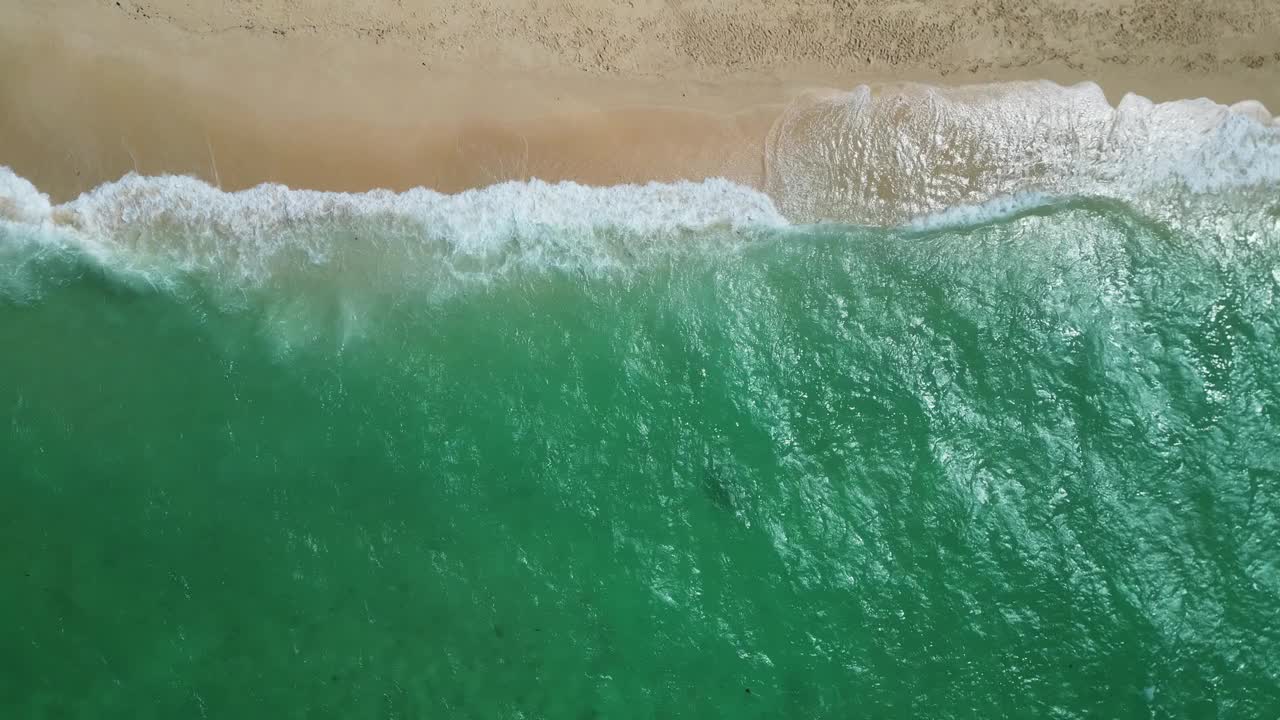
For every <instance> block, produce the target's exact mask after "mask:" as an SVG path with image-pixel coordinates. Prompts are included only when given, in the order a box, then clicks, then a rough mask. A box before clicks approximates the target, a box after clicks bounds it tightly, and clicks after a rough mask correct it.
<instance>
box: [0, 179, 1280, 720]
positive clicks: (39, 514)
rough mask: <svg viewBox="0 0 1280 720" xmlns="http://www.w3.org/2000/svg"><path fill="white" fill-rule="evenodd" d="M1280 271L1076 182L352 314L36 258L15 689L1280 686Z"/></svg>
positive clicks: (548, 697) (935, 690)
mask: <svg viewBox="0 0 1280 720" xmlns="http://www.w3.org/2000/svg"><path fill="white" fill-rule="evenodd" d="M4 232H7V233H10V234H11V235H12V234H14V233H17V232H18V231H17V230H14V229H13V228H12V227H11V228H10V229H9V230H6V231H4ZM708 232H715V231H708ZM721 232H728V231H721ZM4 241H7V242H11V243H12V242H13V241H14V239H13V238H12V237H7V238H5V239H4ZM693 245H694V246H696V247H701V245H699V244H698V243H697V242H694V243H693ZM710 247H720V246H719V245H714V244H713V245H711V246H710ZM14 265H16V263H14ZM1278 267H1280V236H1277V235H1276V234H1267V235H1265V236H1262V235H1258V236H1255V237H1252V238H1250V237H1245V236H1237V237H1219V238H1213V237H1203V236H1202V237H1197V236H1195V235H1189V234H1185V233H1182V232H1179V231H1177V230H1175V229H1171V228H1170V227H1168V226H1163V225H1161V224H1158V223H1153V222H1150V221H1147V220H1145V219H1144V218H1142V217H1141V216H1139V215H1136V214H1134V213H1133V212H1131V211H1129V210H1128V209H1127V208H1126V207H1124V206H1123V205H1120V204H1115V203H1104V202H1090V201H1081V202H1073V203H1067V204H1062V205H1057V206H1052V207H1047V208H1042V209H1040V210H1037V211H1034V212H1029V213H1025V214H1022V215H1019V216H1013V217H1006V218H1002V219H999V220H996V221H993V222H990V223H986V224H982V225H978V226H971V227H962V228H951V229H946V230H937V231H931V232H916V233H910V232H905V231H891V230H873V229H865V228H855V227H847V226H814V227H809V228H800V229H780V230H774V231H761V232H756V233H751V234H750V236H749V237H747V238H746V240H745V242H742V243H741V244H739V245H738V246H736V249H734V250H733V251H731V252H726V251H722V250H718V251H715V252H711V251H699V250H696V249H693V250H690V251H688V252H685V253H681V254H679V255H677V256H673V257H671V258H668V259H664V260H656V261H653V262H650V263H647V264H644V265H642V266H636V267H632V268H627V269H615V270H608V271H593V272H587V271H584V270H580V271H574V270H565V269H552V270H547V269H528V270H516V271H513V272H511V273H510V274H508V275H507V276H505V277H501V278H500V279H496V280H487V281H484V282H480V281H475V282H471V281H466V282H461V283H459V284H457V285H456V286H455V287H454V288H453V290H452V291H451V292H449V293H447V294H432V293H429V292H424V291H423V290H422V289H421V288H418V289H414V288H411V287H405V286H402V287H399V288H395V289H384V290H383V291H381V292H380V291H379V290H378V288H374V287H370V288H363V289H359V290H358V291H355V292H356V293H357V294H359V295H362V296H363V300H362V303H363V307H364V308H365V310H366V311H365V313H364V315H363V316H362V318H361V319H360V321H359V322H360V324H361V327H360V328H359V331H358V332H357V333H355V334H353V330H352V329H351V323H352V322H355V321H351V320H348V321H343V320H342V319H341V317H340V315H341V313H338V312H334V311H331V308H333V307H337V306H339V305H341V304H342V303H339V302H338V301H337V300H335V299H334V295H335V293H336V292H337V291H335V290H333V289H332V288H330V287H328V286H326V285H324V284H322V283H319V282H317V283H310V284H309V283H307V282H305V278H303V279H301V280H298V281H297V286H298V287H299V288H303V289H299V290H297V291H296V296H294V297H291V298H288V299H287V300H282V299H281V298H280V297H278V296H276V295H275V294H276V293H278V292H279V291H278V290H272V291H270V292H267V291H263V292H260V293H258V294H256V295H255V294H249V295H248V296H246V297H244V298H242V299H241V300H240V301H239V302H237V303H228V302H226V301H225V298H223V299H219V298H218V297H215V296H217V295H218V293H215V292H214V291H212V290H211V289H210V287H208V286H207V284H206V283H207V282H208V281H207V279H205V278H203V276H199V275H197V276H192V277H189V278H187V279H186V280H184V281H182V282H179V283H177V284H176V285H174V286H171V287H167V288H160V287H154V286H148V285H145V284H141V283H137V282H128V281H125V280H121V279H120V278H117V277H113V276H111V275H110V274H108V273H105V272H104V271H103V270H102V269H101V268H100V267H99V266H97V265H95V264H94V263H92V262H90V261H88V260H86V259H84V258H83V257H80V256H78V255H76V254H74V253H70V254H69V253H47V254H43V255H40V256H37V257H34V258H30V259H29V260H28V267H27V268H26V269H25V270H24V271H23V272H24V273H25V274H26V277H27V281H28V283H27V284H26V285H25V286H24V287H25V288H26V290H25V291H24V293H23V294H19V293H17V292H16V291H14V292H12V293H11V296H10V298H9V300H8V301H7V302H5V303H3V304H0V328H3V332H4V336H5V343H4V345H5V349H4V351H3V353H0V377H2V378H3V383H0V407H2V408H4V411H5V414H6V416H7V417H6V418H5V423H4V428H3V431H2V432H0V465H2V466H3V467H4V469H5V470H4V474H5V479H4V481H3V483H2V484H0V518H2V520H0V533H2V534H3V537H0V570H2V571H3V573H4V575H5V578H6V583H5V586H6V591H5V592H4V593H2V594H0V615H2V616H3V617H5V618H7V620H6V622H5V623H3V625H0V628H3V629H2V630H0V637H2V638H3V641H2V643H0V647H3V648H4V649H3V655H2V659H3V664H4V666H5V671H4V672H3V673H0V707H3V708H5V711H4V713H3V715H4V716H5V717H100V718H108V717H121V718H123V717H130V718H146V717H155V718H172V717H206V716H207V717H299V718H302V717H343V718H390V717H398V718H406V717H425V718H432V717H476V718H515V717H548V718H553V717H556V718H559V717H571V718H589V717H602V718H603V717H670V718H677V717H680V718H709V717H732V718H738V717H787V718H801V717H863V716H866V717H884V716H896V717H1012V716H1019V717H1135V718H1137V717H1142V718H1146V717H1188V718H1205V717H1267V716H1271V715H1274V713H1275V712H1276V711H1277V709H1280V690H1278V689H1277V688H1280V625H1278V624H1277V619H1276V609H1277V597H1278V594H1280V440H1277V430H1278V429H1280V346H1278V345H1277V334H1278V333H1280V318H1278V317H1277V312H1276V307H1275V305H1274V302H1275V299H1276V297H1277V294H1278V293H1280V272H1277V268H1278ZM13 277H14V276H13V275H11V276H10V280H11V281H12V279H13ZM33 277H35V278H38V279H39V280H38V282H35V283H34V284H31V282H30V281H31V278H33ZM346 302H348V303H349V302H350V300H348V301H346ZM282 304H283V305H284V306H287V311H286V310H284V309H282V307H281V305H282ZM300 305H305V306H306V307H302V308H300V307H299V306H300ZM287 324H291V325H293V326H295V327H294V328H293V330H292V331H289V330H285V329H282V328H283V327H284V325H287ZM282 334H290V336H291V337H292V338H293V340H292V341H291V342H290V343H288V344H286V343H283V342H282V340H281V337H282Z"/></svg>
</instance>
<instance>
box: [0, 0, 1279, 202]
mask: <svg viewBox="0 0 1280 720" xmlns="http://www.w3.org/2000/svg"><path fill="white" fill-rule="evenodd" d="M1034 78H1048V79H1051V80H1056V81H1058V82H1063V83H1071V82H1078V81H1082V80H1094V81H1096V82H1099V83H1100V84H1101V85H1102V86H1103V88H1104V89H1105V90H1106V91H1107V93H1108V96H1109V97H1111V98H1112V100H1113V101H1115V100H1118V99H1119V97H1120V95H1122V94H1123V93H1125V92H1130V91H1133V92H1139V93H1141V94H1144V95H1147V96H1148V97H1151V98H1153V99H1157V100H1164V99H1172V98H1179V97H1198V96H1206V97H1210V98H1211V99H1214V100H1216V101H1219V102H1224V103H1232V102H1236V101H1239V100H1243V99H1247V98H1255V99H1259V100H1261V101H1262V102H1264V103H1266V104H1267V105H1268V106H1269V107H1270V108H1271V110H1272V111H1273V112H1274V111H1276V110H1277V109H1280V4H1276V3H1269V2H1261V1H1253V0H1222V1H1218V2H1208V1H1206V2H1195V1H1194V0H1076V1H1070V2H1063V1H1061V0H1052V1H1050V2H1035V1H1034V0H951V1H948V2H921V1H920V0H894V1H889V0H861V1H859V0H833V1H832V2H827V3H823V4H818V3H812V4H811V3H796V4H782V3H773V2H768V1H766V2H758V3H739V2H734V1H732V0H664V1H659V0H467V1H465V2H441V3H430V4H428V3H422V2H413V0H374V1H373V2H367V3H351V2H348V1H345V0H226V1H225V2H218V1H215V0H144V1H135V0H120V1H119V2H117V1H116V0H6V2H5V3H4V6H3V7H0V165H9V166H10V167H12V168H13V169H14V170H15V171H16V172H18V173H19V174H21V175H23V176H25V177H27V178H29V179H31V180H32V181H33V182H35V183H36V184H37V185H38V186H39V187H41V188H42V189H44V190H45V191H47V192H49V193H50V194H51V195H52V196H53V197H54V199H55V200H62V199H67V198H69V197H72V196H74V195H75V194H77V193H79V192H82V191H84V190H87V189H90V188H92V187H93V186H95V185H97V184H99V183H101V182H104V181H106V180H111V179H115V178H117V177H119V176H120V175H122V174H124V173H125V172H128V171H131V170H137V171H140V172H143V173H147V174H158V173H166V172H172V173H189V174H195V175H199V176H201V177H203V178H205V179H207V180H209V181H210V182H215V183H218V184H220V185H221V186H223V187H224V188H228V189H232V188H241V187H247V186H251V185H254V184H257V183H259V182H264V181H275V182H283V183H286V184H288V185H291V186H294V187H310V188H317V189H330V190H352V191H358V190H364V189H368V188H371V187H390V188H394V189H403V188H406V187H411V186H415V185H424V186H427V187H433V188H436V189H440V190H445V191H453V190H459V189H462V188H466V187H473V186H477V185H484V184H488V183H491V182H494V181H499V180H504V179H510V178H525V177H530V176H536V177H541V178H544V179H548V180H557V179H563V178H572V179H577V180H579V181H583V182H589V183H597V184H603V183H616V182H641V181H646V180H651V179H657V180H672V179H677V178H691V179H700V178H704V177H707V176H713V175H723V176H727V177H730V178H732V179H736V180H739V181H743V182H749V183H753V184H756V183H759V181H760V177H761V172H762V144H763V141H764V138H765V136H766V134H767V132H768V130H769V127H770V126H771V124H772V122H773V120H774V119H775V118H776V117H777V115H778V113H779V111H780V110H781V108H783V107H784V106H785V103H787V102H788V101H790V100H791V99H792V98H794V97H796V95H797V94H799V93H801V92H802V91H804V90H806V89H812V88H823V87H826V88H841V89H845V88H849V87H852V86H854V85H857V84H859V83H867V82H882V81H896V80H919V81H927V82H934V83H952V84H960V83H973V82H991V81H1004V80H1018V79H1034Z"/></svg>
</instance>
